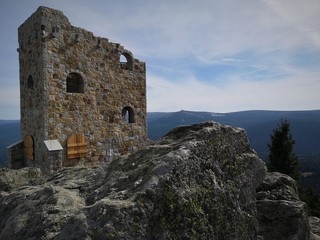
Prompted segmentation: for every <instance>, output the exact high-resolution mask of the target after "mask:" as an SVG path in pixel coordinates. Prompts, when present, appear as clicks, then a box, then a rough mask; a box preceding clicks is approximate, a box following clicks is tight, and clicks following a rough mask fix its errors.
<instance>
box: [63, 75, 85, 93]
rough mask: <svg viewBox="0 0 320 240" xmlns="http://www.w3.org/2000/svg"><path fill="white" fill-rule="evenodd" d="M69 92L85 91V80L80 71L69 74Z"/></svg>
mask: <svg viewBox="0 0 320 240" xmlns="http://www.w3.org/2000/svg"><path fill="white" fill-rule="evenodd" d="M67 92H69V93H84V81H83V78H82V76H81V75H80V74H79V73H70V74H69V75H68V76H67Z"/></svg>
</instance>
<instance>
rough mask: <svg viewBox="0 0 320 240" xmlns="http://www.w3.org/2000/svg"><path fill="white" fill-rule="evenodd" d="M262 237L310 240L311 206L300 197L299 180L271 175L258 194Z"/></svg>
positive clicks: (278, 174) (277, 174)
mask: <svg viewBox="0 0 320 240" xmlns="http://www.w3.org/2000/svg"><path fill="white" fill-rule="evenodd" d="M257 211H258V221H259V235H261V236H263V239H264V240H268V239H270V240H274V239H283V240H286V239H288V240H293V239H297V240H309V235H310V229H309V224H308V215H307V206H306V204H305V203H304V202H301V201H300V199H299V197H298V191H297V186H296V182H295V180H293V179H292V178H291V177H289V176H287V175H284V174H281V173H278V172H272V173H268V174H267V176H266V178H265V180H264V181H263V183H262V184H261V185H260V186H259V188H258V192H257Z"/></svg>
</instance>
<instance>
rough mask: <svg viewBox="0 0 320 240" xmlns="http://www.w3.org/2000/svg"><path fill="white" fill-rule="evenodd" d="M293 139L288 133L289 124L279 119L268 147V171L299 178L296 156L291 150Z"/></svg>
mask: <svg viewBox="0 0 320 240" xmlns="http://www.w3.org/2000/svg"><path fill="white" fill-rule="evenodd" d="M294 144H295V140H294V139H293V138H292V135H291V133H290V124H289V122H288V121H287V120H281V122H280V124H279V125H278V127H277V128H276V129H274V130H273V134H272V135H271V143H270V144H268V147H269V166H268V168H269V171H271V172H275V171H276V172H281V173H284V174H287V175H289V176H291V177H292V178H294V179H295V180H299V178H300V173H299V169H298V157H297V156H296V155H295V154H294V152H293V145H294Z"/></svg>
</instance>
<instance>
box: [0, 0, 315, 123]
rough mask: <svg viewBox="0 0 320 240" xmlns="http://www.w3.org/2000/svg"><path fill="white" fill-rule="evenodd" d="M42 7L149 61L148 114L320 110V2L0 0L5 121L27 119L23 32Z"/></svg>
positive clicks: (0, 112) (0, 96) (0, 115)
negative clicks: (21, 72)
mask: <svg viewBox="0 0 320 240" xmlns="http://www.w3.org/2000/svg"><path fill="white" fill-rule="evenodd" d="M39 6H48V7H52V8H55V9H59V10H61V11H63V12H64V14H65V15H66V16H67V17H68V18H69V20H70V22H71V23H72V25H74V26H77V27H82V28H85V29H87V30H89V31H92V32H93V33H94V34H95V35H96V36H101V37H106V38H109V39H110V40H111V41H114V42H120V43H121V44H122V45H123V46H124V47H125V48H126V49H128V50H130V51H131V52H132V53H133V54H134V56H135V57H136V58H138V59H140V60H142V61H145V62H146V64H147V103H148V111H179V110H181V109H184V110H197V111H210V112H221V113H225V112H233V111H242V110H253V109H263V110H312V109H320V1H319V0H303V1H301V0H290V1H289V0H241V1H239V0H226V1H221V0H162V1H159V0H91V1H85V0H54V1H53V0H28V1H21V0H2V1H1V2H0V27H1V28H0V29H1V38H0V119H19V117H20V110H19V108H20V107H19V101H20V100H19V65H18V53H17V51H16V49H17V47H18V43H17V42H18V40H17V29H18V27H19V25H20V24H22V23H23V22H24V21H25V20H26V19H27V18H28V17H29V16H30V15H31V14H32V13H33V12H34V11H36V9H37V8H38V7H39Z"/></svg>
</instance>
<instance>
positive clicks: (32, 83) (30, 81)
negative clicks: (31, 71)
mask: <svg viewBox="0 0 320 240" xmlns="http://www.w3.org/2000/svg"><path fill="white" fill-rule="evenodd" d="M27 87H28V88H29V89H33V88H34V82H33V77H32V76H31V75H29V77H28V80H27Z"/></svg>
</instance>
